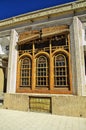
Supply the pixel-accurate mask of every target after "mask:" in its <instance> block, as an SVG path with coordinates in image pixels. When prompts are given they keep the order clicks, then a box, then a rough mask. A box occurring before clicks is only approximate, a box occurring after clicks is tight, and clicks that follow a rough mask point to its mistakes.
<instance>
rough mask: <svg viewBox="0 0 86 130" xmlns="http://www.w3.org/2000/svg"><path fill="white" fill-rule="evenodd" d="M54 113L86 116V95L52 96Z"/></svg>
mask: <svg viewBox="0 0 86 130" xmlns="http://www.w3.org/2000/svg"><path fill="white" fill-rule="evenodd" d="M52 114H57V115H67V116H78V117H79V116H80V117H86V96H84V97H83V96H57V97H52Z"/></svg>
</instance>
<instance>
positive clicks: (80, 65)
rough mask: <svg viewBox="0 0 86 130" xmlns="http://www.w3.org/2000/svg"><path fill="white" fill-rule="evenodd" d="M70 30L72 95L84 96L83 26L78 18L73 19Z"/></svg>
mask: <svg viewBox="0 0 86 130" xmlns="http://www.w3.org/2000/svg"><path fill="white" fill-rule="evenodd" d="M70 29H71V39H72V40H71V54H72V69H73V70H72V73H73V89H75V90H74V94H77V95H79V96H81V95H84V87H85V66H84V48H83V25H82V23H81V21H80V20H79V19H78V17H76V16H75V17H74V18H73V23H72V25H71V27H70Z"/></svg>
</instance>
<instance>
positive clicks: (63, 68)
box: [54, 54, 69, 88]
mask: <svg viewBox="0 0 86 130" xmlns="http://www.w3.org/2000/svg"><path fill="white" fill-rule="evenodd" d="M54 86H55V87H57V88H61V87H68V86H69V76H68V59H67V57H66V56H65V55H63V54H58V55H56V56H55V57H54Z"/></svg>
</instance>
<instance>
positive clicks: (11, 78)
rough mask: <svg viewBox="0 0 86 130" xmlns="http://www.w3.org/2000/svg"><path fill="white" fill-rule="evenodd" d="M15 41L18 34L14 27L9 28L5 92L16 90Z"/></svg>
mask: <svg viewBox="0 0 86 130" xmlns="http://www.w3.org/2000/svg"><path fill="white" fill-rule="evenodd" d="M17 41H18V34H17V32H16V30H15V29H12V30H11V36H10V48H9V59H8V76H7V92H8V93H15V92H16V71H17Z"/></svg>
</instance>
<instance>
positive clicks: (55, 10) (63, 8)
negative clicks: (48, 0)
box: [0, 0, 86, 27]
mask: <svg viewBox="0 0 86 130" xmlns="http://www.w3.org/2000/svg"><path fill="white" fill-rule="evenodd" d="M82 8H84V9H86V1H85V0H83V1H76V2H72V3H68V4H64V5H60V6H55V7H51V8H47V9H43V10H39V11H34V12H31V13H27V14H23V15H19V16H16V17H12V18H9V19H5V20H2V21H0V27H4V26H12V25H15V24H17V23H19V22H20V23H21V22H25V21H32V20H36V19H38V18H42V17H45V16H52V15H54V14H59V13H63V12H68V11H73V10H79V9H82Z"/></svg>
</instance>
